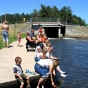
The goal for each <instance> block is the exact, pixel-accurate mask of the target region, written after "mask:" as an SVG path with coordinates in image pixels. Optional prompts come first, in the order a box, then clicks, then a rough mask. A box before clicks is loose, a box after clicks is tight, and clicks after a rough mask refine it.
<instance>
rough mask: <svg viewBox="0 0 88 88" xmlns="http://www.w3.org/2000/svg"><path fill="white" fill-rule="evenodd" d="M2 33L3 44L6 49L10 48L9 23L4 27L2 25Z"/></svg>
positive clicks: (5, 22) (5, 23)
mask: <svg viewBox="0 0 88 88" xmlns="http://www.w3.org/2000/svg"><path fill="white" fill-rule="evenodd" d="M1 33H2V36H3V44H4V47H7V48H8V47H9V46H8V36H9V26H8V24H7V21H4V23H3V25H2V28H1Z"/></svg>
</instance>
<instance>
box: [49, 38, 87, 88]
mask: <svg viewBox="0 0 88 88" xmlns="http://www.w3.org/2000/svg"><path fill="white" fill-rule="evenodd" d="M50 42H51V44H52V45H53V46H54V50H53V55H54V56H56V57H60V58H61V59H60V61H59V62H60V67H61V69H62V70H63V71H65V72H66V73H65V74H66V75H67V77H66V78H61V77H60V76H59V81H60V82H61V85H60V86H59V84H58V86H57V88H88V41H86V40H80V39H56V40H55V39H54V40H50Z"/></svg>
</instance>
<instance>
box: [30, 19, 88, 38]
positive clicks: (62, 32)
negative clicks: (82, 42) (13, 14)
mask: <svg viewBox="0 0 88 88" xmlns="http://www.w3.org/2000/svg"><path fill="white" fill-rule="evenodd" d="M58 19H59V18H58ZM58 19H54V20H53V19H52V20H51V19H50V18H49V19H48V21H45V19H44V20H43V19H40V20H38V19H37V20H34V18H32V19H31V29H34V30H35V34H38V28H39V27H40V26H41V27H43V28H44V29H45V34H46V35H47V36H48V37H49V38H60V37H88V33H85V32H82V31H79V30H75V29H73V28H70V27H71V26H73V25H64V24H62V23H61V22H60V21H58Z"/></svg>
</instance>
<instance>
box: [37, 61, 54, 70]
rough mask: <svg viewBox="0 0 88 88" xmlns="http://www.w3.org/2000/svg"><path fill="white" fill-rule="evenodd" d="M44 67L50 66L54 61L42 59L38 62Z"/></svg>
mask: <svg viewBox="0 0 88 88" xmlns="http://www.w3.org/2000/svg"><path fill="white" fill-rule="evenodd" d="M37 63H38V64H39V65H40V66H42V67H47V68H48V67H49V65H50V64H53V61H52V60H51V59H40V60H39V61H38V62H37Z"/></svg>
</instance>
